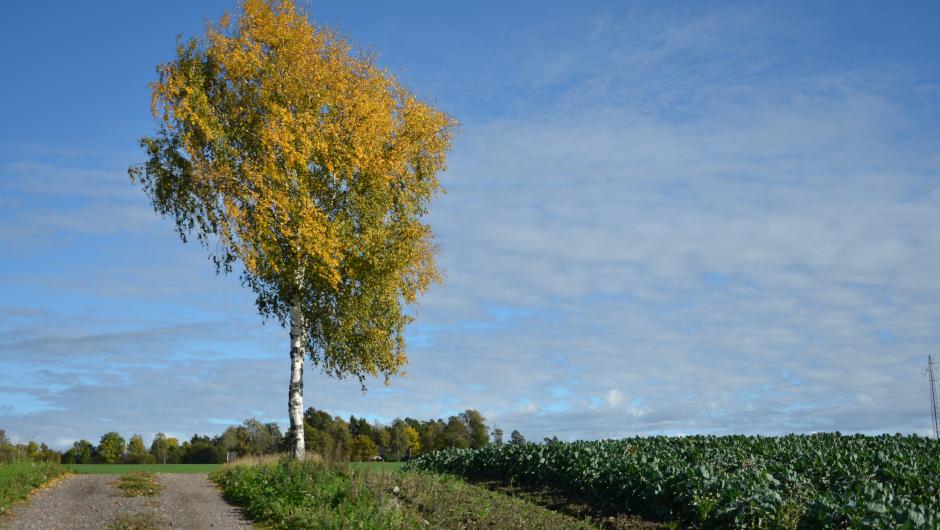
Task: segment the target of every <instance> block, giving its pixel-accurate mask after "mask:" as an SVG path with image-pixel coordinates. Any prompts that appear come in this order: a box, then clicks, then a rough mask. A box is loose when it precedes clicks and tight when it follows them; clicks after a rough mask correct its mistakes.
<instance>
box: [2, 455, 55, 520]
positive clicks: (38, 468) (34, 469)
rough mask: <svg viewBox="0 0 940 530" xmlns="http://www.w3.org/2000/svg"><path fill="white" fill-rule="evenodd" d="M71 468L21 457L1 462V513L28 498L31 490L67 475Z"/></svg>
mask: <svg viewBox="0 0 940 530" xmlns="http://www.w3.org/2000/svg"><path fill="white" fill-rule="evenodd" d="M68 472H69V470H68V469H67V468H66V467H65V466H63V465H61V464H53V463H50V462H33V461H32V460H27V459H21V460H15V461H13V462H7V463H2V464H0V515H4V514H6V513H7V512H8V511H9V510H10V507H11V506H12V505H13V504H14V503H16V502H18V501H22V500H24V499H26V497H28V496H29V494H30V492H32V491H33V490H34V489H36V488H39V487H41V486H43V485H45V484H48V483H50V482H53V481H54V480H55V479H57V478H59V477H61V476H62V475H65V474H67V473H68Z"/></svg>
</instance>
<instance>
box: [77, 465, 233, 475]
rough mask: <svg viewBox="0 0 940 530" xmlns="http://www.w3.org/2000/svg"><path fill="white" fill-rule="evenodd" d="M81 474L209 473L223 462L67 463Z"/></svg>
mask: <svg viewBox="0 0 940 530" xmlns="http://www.w3.org/2000/svg"><path fill="white" fill-rule="evenodd" d="M65 467H67V468H69V469H70V470H72V472H73V473H77V474H79V475H124V474H126V473H130V472H132V471H141V470H146V471H153V472H154V473H209V472H211V471H215V470H216V469H219V468H220V467H222V464H65Z"/></svg>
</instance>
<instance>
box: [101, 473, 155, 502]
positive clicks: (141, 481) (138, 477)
mask: <svg viewBox="0 0 940 530" xmlns="http://www.w3.org/2000/svg"><path fill="white" fill-rule="evenodd" d="M108 485H109V486H113V487H115V488H118V489H121V490H124V493H123V494H121V496H122V497H159V496H160V490H162V489H163V486H161V485H160V484H159V483H158V482H157V476H156V475H155V474H154V472H153V471H148V470H146V469H140V470H137V471H131V472H130V473H128V474H126V475H122V476H121V480H119V481H117V482H112V483H110V484H108Z"/></svg>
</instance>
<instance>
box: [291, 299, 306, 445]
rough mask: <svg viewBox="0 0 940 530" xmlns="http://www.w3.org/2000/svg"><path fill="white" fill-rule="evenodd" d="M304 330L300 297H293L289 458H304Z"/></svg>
mask: <svg viewBox="0 0 940 530" xmlns="http://www.w3.org/2000/svg"><path fill="white" fill-rule="evenodd" d="M306 330H307V327H306V325H305V324H304V317H303V313H301V311H300V298H299V297H296V298H294V307H293V308H291V312H290V392H289V393H288V395H287V414H288V416H290V433H291V452H290V454H291V458H293V459H294V460H303V459H304V416H303V413H304V353H305V346H306Z"/></svg>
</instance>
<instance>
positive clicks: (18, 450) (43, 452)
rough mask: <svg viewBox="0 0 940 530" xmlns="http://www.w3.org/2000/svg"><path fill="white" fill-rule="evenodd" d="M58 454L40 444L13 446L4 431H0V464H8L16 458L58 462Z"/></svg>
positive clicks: (31, 443) (32, 442)
mask: <svg viewBox="0 0 940 530" xmlns="http://www.w3.org/2000/svg"><path fill="white" fill-rule="evenodd" d="M59 456H60V453H59V452H58V451H56V450H55V449H49V447H48V446H47V445H46V444H44V443H42V444H37V443H36V442H34V441H30V442H29V443H25V444H15V445H14V444H13V443H12V442H11V441H10V438H8V437H7V433H6V431H5V430H3V429H0V462H9V461H11V460H15V459H17V458H29V459H31V460H37V461H39V460H42V461H46V462H58V461H59Z"/></svg>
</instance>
